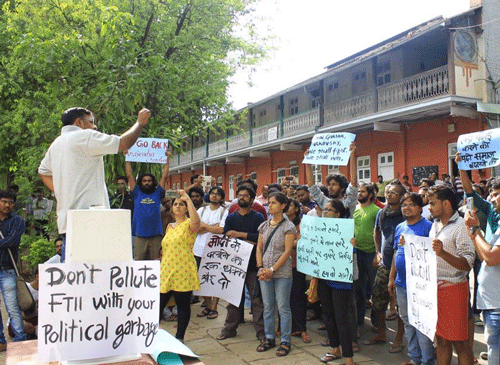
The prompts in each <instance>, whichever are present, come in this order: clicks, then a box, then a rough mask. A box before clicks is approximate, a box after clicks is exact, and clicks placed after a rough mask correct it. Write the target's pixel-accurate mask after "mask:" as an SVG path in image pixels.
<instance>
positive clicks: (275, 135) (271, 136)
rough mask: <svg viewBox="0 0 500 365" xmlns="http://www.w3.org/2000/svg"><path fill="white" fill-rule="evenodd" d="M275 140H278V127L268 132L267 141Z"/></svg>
mask: <svg viewBox="0 0 500 365" xmlns="http://www.w3.org/2000/svg"><path fill="white" fill-rule="evenodd" d="M275 139H278V126H276V127H272V128H269V129H268V130H267V140H268V141H274V140H275Z"/></svg>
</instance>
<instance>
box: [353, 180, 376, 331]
mask: <svg viewBox="0 0 500 365" xmlns="http://www.w3.org/2000/svg"><path fill="white" fill-rule="evenodd" d="M382 191H383V189H382ZM375 199H376V197H375V188H374V186H373V184H364V183H363V184H361V185H360V186H359V189H358V202H359V206H358V208H356V210H355V211H354V214H353V218H354V237H355V238H356V253H357V258H358V269H359V279H358V281H357V284H356V285H355V288H356V305H357V309H358V324H360V325H361V324H363V323H364V318H365V311H366V299H367V298H370V297H371V291H372V287H373V282H374V280H375V274H376V269H375V267H374V266H373V259H374V258H375V240H374V238H373V229H374V228H375V218H376V216H377V212H378V211H379V210H380V208H379V207H377V206H376V205H375V204H373V202H374V201H375Z"/></svg>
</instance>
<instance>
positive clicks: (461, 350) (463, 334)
mask: <svg viewBox="0 0 500 365" xmlns="http://www.w3.org/2000/svg"><path fill="white" fill-rule="evenodd" d="M428 196H429V207H430V212H431V214H432V216H433V217H434V223H433V224H432V228H431V232H430V234H429V237H431V238H432V239H433V242H432V249H433V250H434V252H435V253H436V261H437V265H436V266H437V281H438V294H437V309H438V320H437V324H436V343H437V346H436V355H437V360H438V363H439V364H450V363H451V359H452V348H453V347H454V348H455V351H456V353H457V355H458V364H459V365H469V364H472V363H473V352H472V351H471V350H472V349H471V347H470V344H469V342H468V341H467V339H468V333H469V329H468V326H469V281H468V279H467V274H468V273H469V271H470V269H471V268H472V266H473V264H474V257H475V252H474V245H473V243H472V242H471V240H470V238H469V237H468V232H467V228H466V227H465V224H464V220H463V219H462V218H461V217H460V216H459V215H458V211H457V209H458V202H457V199H456V195H455V193H454V191H453V190H452V189H451V188H449V187H447V186H445V185H443V184H440V185H435V186H432V187H431V188H430V189H429V193H428ZM490 363H491V362H490Z"/></svg>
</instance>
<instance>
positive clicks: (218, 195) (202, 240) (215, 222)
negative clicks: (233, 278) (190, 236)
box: [191, 186, 228, 319]
mask: <svg viewBox="0 0 500 365" xmlns="http://www.w3.org/2000/svg"><path fill="white" fill-rule="evenodd" d="M208 195H209V197H210V205H207V206H203V207H201V208H199V209H198V215H199V216H200V220H201V226H200V229H199V231H198V235H197V236H196V241H194V246H193V253H194V258H195V259H196V263H197V264H198V268H199V267H200V262H201V258H202V256H203V250H204V249H205V245H206V243H207V241H208V239H209V238H210V236H211V235H212V234H213V233H215V234H221V233H222V232H223V231H224V223H225V221H226V218H227V213H228V211H227V209H226V208H225V207H224V206H223V203H224V198H225V197H226V193H225V192H224V190H223V189H222V188H220V187H218V186H215V187H212V188H211V189H210V190H209V192H208ZM191 199H192V198H191ZM193 203H194V201H193ZM204 299H205V304H206V308H205V309H203V311H202V312H201V313H200V314H198V315H197V317H205V316H207V318H208V319H215V318H217V316H218V315H219V314H218V312H217V304H218V303H219V298H216V297H205V298H204Z"/></svg>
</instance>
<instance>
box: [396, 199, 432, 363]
mask: <svg viewBox="0 0 500 365" xmlns="http://www.w3.org/2000/svg"><path fill="white" fill-rule="evenodd" d="M401 203H402V204H401V212H402V213H403V216H404V217H405V219H406V220H405V221H404V222H403V223H400V224H398V225H397V226H396V230H395V232H394V241H393V243H394V246H393V248H394V256H393V259H392V266H391V272H390V274H389V292H390V293H391V295H393V296H394V295H396V297H397V301H398V307H399V316H400V318H401V319H402V320H403V322H404V324H405V331H406V339H407V340H408V356H409V357H410V359H411V362H409V363H410V364H411V363H413V364H424V365H434V362H435V356H434V346H433V343H432V341H431V340H430V339H429V338H427V336H425V335H424V334H423V333H422V332H420V331H419V330H417V329H416V328H415V327H413V326H412V325H411V324H410V322H409V319H408V300H407V296H406V264H405V251H404V247H403V245H404V234H413V235H416V236H421V237H429V232H430V231H431V227H432V223H431V222H430V221H428V220H427V219H425V218H424V217H422V207H423V206H424V203H423V201H422V197H421V196H420V195H418V194H415V193H407V194H405V195H404V196H403V198H402V199H401ZM407 364H408V363H407Z"/></svg>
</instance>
